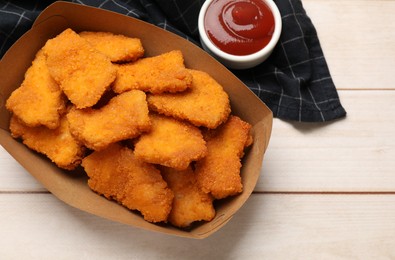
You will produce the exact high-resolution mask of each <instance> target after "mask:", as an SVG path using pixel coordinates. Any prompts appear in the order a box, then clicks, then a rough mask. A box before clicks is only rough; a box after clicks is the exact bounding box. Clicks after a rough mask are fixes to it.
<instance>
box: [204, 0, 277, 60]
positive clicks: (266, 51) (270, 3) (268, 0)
mask: <svg viewBox="0 0 395 260" xmlns="http://www.w3.org/2000/svg"><path fill="white" fill-rule="evenodd" d="M213 1H215V0H206V1H205V2H204V4H203V5H202V7H201V9H200V11H199V17H198V30H199V35H200V39H201V41H202V42H203V43H204V45H206V47H207V48H208V49H209V50H210V51H211V52H213V53H214V54H215V55H217V56H218V57H220V58H222V59H225V60H229V61H233V62H250V61H254V60H258V59H261V58H262V57H264V56H266V55H268V54H270V53H271V51H272V50H273V49H274V47H275V46H276V44H277V42H278V40H279V39H280V35H281V30H282V21H281V14H280V11H279V10H278V7H277V5H276V4H275V3H274V2H273V0H260V1H263V2H264V3H266V4H267V5H268V7H269V8H270V10H271V12H272V13H273V16H274V32H273V35H272V38H271V39H270V41H269V43H268V44H267V45H266V46H265V47H263V48H262V49H261V50H259V51H257V52H254V53H252V54H248V55H233V54H229V53H227V52H224V51H222V50H221V49H219V48H218V47H217V46H216V45H215V44H214V43H213V42H212V41H211V40H210V39H209V37H208V35H207V33H206V30H205V29H204V17H205V14H206V11H207V8H208V7H209V5H210V4H211V3H212V2H213Z"/></svg>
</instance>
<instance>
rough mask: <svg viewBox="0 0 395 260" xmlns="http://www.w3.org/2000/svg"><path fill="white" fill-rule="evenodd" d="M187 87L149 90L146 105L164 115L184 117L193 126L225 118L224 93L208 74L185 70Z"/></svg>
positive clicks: (211, 124)
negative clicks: (159, 91)
mask: <svg viewBox="0 0 395 260" xmlns="http://www.w3.org/2000/svg"><path fill="white" fill-rule="evenodd" d="M189 72H190V73H191V74H192V85H191V87H190V88H189V89H188V90H186V91H184V92H181V93H162V94H149V95H148V97H147V101H148V105H149V108H150V109H152V110H155V111H157V112H159V113H161V114H165V115H167V116H173V117H175V118H179V119H184V120H188V121H189V122H191V123H192V124H194V125H196V126H205V127H207V128H216V127H217V126H218V125H220V124H222V123H223V122H225V121H226V119H227V118H228V116H229V114H230V112H231V109H230V104H229V97H228V94H226V92H225V91H224V89H223V88H222V86H221V85H220V84H218V82H216V81H215V80H214V79H213V78H212V77H211V76H210V75H209V74H207V73H205V72H203V71H197V70H189Z"/></svg>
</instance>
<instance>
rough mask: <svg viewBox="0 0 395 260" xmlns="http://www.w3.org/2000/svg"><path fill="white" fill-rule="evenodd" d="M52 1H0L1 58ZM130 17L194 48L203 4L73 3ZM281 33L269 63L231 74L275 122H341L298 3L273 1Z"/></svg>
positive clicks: (141, 0) (194, 0) (145, 0)
mask: <svg viewBox="0 0 395 260" xmlns="http://www.w3.org/2000/svg"><path fill="white" fill-rule="evenodd" d="M52 2H53V1H43V0H35V1H20V2H19V1H3V0H0V57H2V56H3V55H4V53H5V52H6V51H7V49H8V48H9V47H10V46H11V45H12V44H13V43H14V42H15V41H16V40H17V39H18V38H19V37H20V36H21V35H22V34H23V33H24V32H26V31H27V30H28V29H29V28H30V27H31V25H32V23H33V22H34V20H35V18H36V17H37V16H38V14H39V13H40V12H41V11H42V10H43V9H44V8H45V7H46V6H48V5H49V4H51V3H52ZM72 2H76V3H79V4H84V5H90V6H95V7H99V8H103V9H107V10H111V11H115V12H118V13H121V14H125V15H128V16H132V17H135V18H138V19H141V20H144V21H147V22H150V23H152V24H155V25H157V26H159V27H161V28H164V29H166V30H168V31H171V32H174V33H176V34H178V35H180V36H182V37H184V38H186V39H188V40H189V41H191V42H194V43H195V44H197V45H199V34H198V28H197V21H198V15H199V10H200V7H201V6H202V4H203V2H204V0H128V1H127V0H73V1H72ZM275 2H276V4H277V6H278V7H279V9H280V12H281V15H282V21H283V31H282V34H281V37H280V41H279V43H278V44H277V46H276V48H275V50H274V52H273V53H272V55H271V57H270V58H269V59H268V60H267V61H265V62H264V63H262V64H261V65H259V66H257V67H255V68H253V69H247V70H239V71H237V70H235V71H233V72H234V74H235V75H236V76H237V77H239V78H240V79H241V80H242V81H243V82H244V83H245V84H246V85H247V86H248V87H249V88H250V89H251V90H252V91H254V93H255V94H256V95H257V96H258V97H259V98H261V99H262V100H263V101H264V102H265V103H266V104H267V105H268V106H269V108H270V109H271V110H272V111H273V114H274V116H275V117H278V118H282V119H288V120H295V121H304V122H324V121H329V120H333V119H337V118H341V117H344V116H345V115H346V111H345V110H344V108H343V107H342V105H341V104H340V100H339V96H338V94H337V91H336V88H335V85H334V84H333V81H332V77H331V75H330V73H329V69H328V66H327V64H326V60H325V57H324V54H323V52H322V49H321V46H320V43H319V40H318V37H317V33H316V30H315V28H314V26H313V24H312V22H311V20H310V18H309V17H308V16H307V14H306V12H305V10H304V8H303V5H302V2H301V1H300V0H277V1H275Z"/></svg>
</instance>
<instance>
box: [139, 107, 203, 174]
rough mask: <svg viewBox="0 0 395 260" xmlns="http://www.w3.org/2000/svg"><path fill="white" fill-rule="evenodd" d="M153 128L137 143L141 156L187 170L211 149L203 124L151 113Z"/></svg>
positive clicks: (153, 161)
mask: <svg viewBox="0 0 395 260" xmlns="http://www.w3.org/2000/svg"><path fill="white" fill-rule="evenodd" d="M150 117H151V121H152V129H151V131H150V132H147V133H144V134H143V135H141V136H140V137H139V139H138V140H137V141H136V143H135V148H134V153H135V155H136V157H137V158H139V159H141V160H143V161H146V162H149V163H153V164H160V165H163V166H167V167H171V168H175V169H178V170H184V169H186V168H187V167H188V165H189V164H190V162H191V161H195V160H199V159H200V158H202V157H204V156H205V155H206V153H207V147H206V142H205V141H204V139H203V135H202V133H201V132H200V130H199V128H197V127H195V126H193V125H191V124H189V123H187V122H181V121H178V120H176V119H174V118H171V117H166V116H162V115H156V114H151V115H150Z"/></svg>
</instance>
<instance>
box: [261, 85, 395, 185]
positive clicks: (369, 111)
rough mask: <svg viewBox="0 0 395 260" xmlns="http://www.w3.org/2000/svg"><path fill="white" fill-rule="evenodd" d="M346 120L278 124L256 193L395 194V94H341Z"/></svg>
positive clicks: (283, 122)
mask: <svg viewBox="0 0 395 260" xmlns="http://www.w3.org/2000/svg"><path fill="white" fill-rule="evenodd" d="M339 94H340V97H341V100H342V102H343V105H344V106H345V107H346V108H347V112H348V115H347V117H346V118H344V119H341V120H339V121H337V122H330V123H326V124H303V123H289V122H285V121H281V120H275V121H274V124H273V132H272V137H271V140H270V144H269V148H268V150H267V152H266V155H265V158H264V164H263V168H262V172H261V178H260V180H259V183H258V185H257V187H256V189H255V190H256V191H266V192H270V191H276V192H277V191H288V192H289V191H297V192H299V191H314V192H333V191H335V192H338V191H352V192H380V191H383V192H384V191H385V192H395V174H394V172H395V160H394V158H395V138H394V133H395V113H394V111H395V102H394V100H395V91H339Z"/></svg>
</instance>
